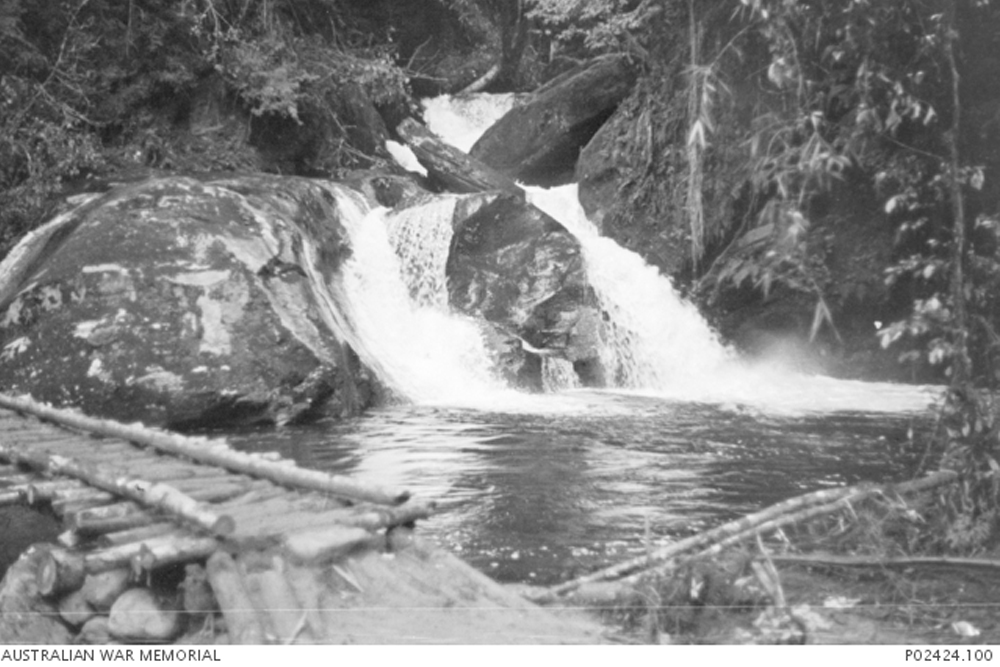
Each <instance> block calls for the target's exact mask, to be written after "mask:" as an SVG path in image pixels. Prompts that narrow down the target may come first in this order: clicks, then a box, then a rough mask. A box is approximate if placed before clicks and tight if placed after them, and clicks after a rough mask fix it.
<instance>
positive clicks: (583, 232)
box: [525, 185, 733, 389]
mask: <svg viewBox="0 0 1000 667" xmlns="http://www.w3.org/2000/svg"><path fill="white" fill-rule="evenodd" d="M525 189H526V190H527V192H528V200H529V201H530V202H531V203H532V204H534V205H535V206H537V207H538V208H540V209H542V210H543V211H545V212H546V213H548V214H549V215H551V216H552V217H553V218H556V219H557V220H559V221H560V222H561V223H562V224H563V225H564V226H565V227H566V228H567V229H568V230H569V231H570V232H571V233H572V234H573V235H574V236H576V238H577V239H578V240H579V241H580V245H581V247H582V249H583V257H584V262H585V265H586V268H587V277H588V279H589V280H590V284H591V286H592V287H593V288H594V291H595V293H596V295H597V300H598V303H599V306H600V308H601V310H602V311H603V312H604V313H605V314H606V317H605V318H604V319H605V322H606V331H605V336H604V346H603V349H602V350H601V360H602V362H603V363H604V367H605V371H606V373H607V376H608V379H609V381H611V382H612V383H613V384H614V386H617V387H623V388H631V389H666V388H670V387H676V386H684V387H685V388H690V387H691V385H692V383H695V382H701V381H702V380H703V378H705V376H706V373H712V372H714V371H715V370H717V369H718V368H720V366H721V365H722V364H724V363H726V362H729V361H731V360H732V358H733V355H732V354H731V353H730V351H729V350H728V349H726V348H725V347H724V346H723V345H722V343H721V342H720V341H719V338H718V335H717V334H716V333H715V331H713V330H712V328H711V327H710V326H709V325H708V323H707V322H706V321H705V320H704V318H702V316H701V314H700V313H699V312H698V310H697V309H696V308H695V307H694V305H693V304H691V303H690V302H689V301H686V300H684V299H683V298H681V296H680V295H679V294H678V293H677V291H676V290H675V289H674V287H673V285H672V284H671V282H670V279H669V278H667V277H666V276H663V275H661V274H660V273H659V272H658V271H657V270H656V269H655V268H654V267H652V266H650V265H649V264H647V263H646V262H645V261H644V260H643V259H642V258H641V257H639V256H638V255H636V254H635V253H633V252H631V251H629V250H626V249H625V248H622V247H621V246H619V245H618V244H617V243H615V242H614V241H613V240H611V239H609V238H607V237H604V236H601V235H600V234H599V233H598V231H597V227H595V226H594V224H593V223H592V222H590V220H588V219H587V216H586V215H585V214H584V212H583V207H582V206H580V203H579V201H578V199H577V188H576V185H566V186H562V187H559V188H553V189H551V190H545V189H542V188H530V187H529V188H525Z"/></svg>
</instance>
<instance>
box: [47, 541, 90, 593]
mask: <svg viewBox="0 0 1000 667" xmlns="http://www.w3.org/2000/svg"><path fill="white" fill-rule="evenodd" d="M86 576H87V571H86V568H85V566H84V560H83V556H81V555H80V554H78V553H74V552H72V551H68V550H66V549H46V550H45V552H44V553H43V554H42V555H41V559H40V561H39V566H38V575H37V584H38V593H39V594H40V595H41V596H42V597H52V596H55V595H62V594H65V593H71V592H73V591H76V590H79V589H80V587H81V586H82V585H83V581H84V578H85V577H86Z"/></svg>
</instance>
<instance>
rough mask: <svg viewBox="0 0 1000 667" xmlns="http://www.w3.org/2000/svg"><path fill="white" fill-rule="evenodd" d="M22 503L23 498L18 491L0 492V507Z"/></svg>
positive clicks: (6, 490) (5, 490) (4, 490)
mask: <svg viewBox="0 0 1000 667" xmlns="http://www.w3.org/2000/svg"><path fill="white" fill-rule="evenodd" d="M22 502H24V496H23V495H22V494H21V492H20V491H10V490H8V489H3V490H0V507H6V506H8V505H20V504H21V503H22Z"/></svg>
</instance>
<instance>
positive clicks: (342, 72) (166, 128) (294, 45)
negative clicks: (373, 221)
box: [0, 0, 408, 249]
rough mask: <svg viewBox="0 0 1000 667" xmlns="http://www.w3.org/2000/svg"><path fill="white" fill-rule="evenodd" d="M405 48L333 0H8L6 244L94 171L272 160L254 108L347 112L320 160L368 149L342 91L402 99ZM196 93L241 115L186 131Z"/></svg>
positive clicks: (313, 114)
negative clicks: (399, 56)
mask: <svg viewBox="0 0 1000 667" xmlns="http://www.w3.org/2000/svg"><path fill="white" fill-rule="evenodd" d="M394 48H395V47H394V45H393V42H392V40H391V37H390V35H388V34H386V32H385V30H384V29H383V30H382V31H380V30H378V29H372V28H371V26H369V25H366V24H365V23H364V21H363V17H359V16H357V15H356V14H355V13H354V12H353V10H352V8H351V6H349V5H346V4H343V3H339V2H337V1H336V0H304V1H302V0H295V1H293V0H248V1H244V2H236V1H235V0H166V1H161V0H37V1H35V0H32V2H25V1H24V0H0V249H5V248H6V247H7V245H8V244H9V242H10V240H11V239H12V238H13V237H15V236H17V235H19V234H20V233H22V232H23V231H25V230H26V229H27V228H28V227H29V226H30V225H32V224H34V223H35V221H37V220H38V219H39V216H40V215H41V214H42V213H43V212H44V210H45V205H46V203H47V202H48V201H49V200H50V198H51V196H52V195H53V193H55V192H57V191H60V190H61V189H64V188H65V187H66V186H67V184H69V183H72V182H73V181H74V180H78V179H81V178H83V177H86V176H94V175H100V174H106V173H117V172H121V171H123V170H128V169H132V168H136V167H155V168H163V169H200V170H210V169H255V168H261V167H262V166H266V165H261V163H260V161H259V159H258V158H257V157H256V156H255V154H254V152H253V151H252V150H250V148H249V147H248V145H247V139H248V137H249V136H250V134H251V132H252V131H253V130H254V122H255V121H257V120H261V121H264V120H274V119H279V120H280V119H285V120H290V121H291V122H294V123H298V124H302V123H303V122H308V120H309V119H310V118H311V119H313V122H314V123H323V122H325V123H327V124H330V125H333V126H334V127H335V128H336V127H337V126H338V124H339V125H340V127H339V130H340V132H338V133H337V135H338V136H336V137H334V139H335V140H336V141H337V142H339V145H338V146H335V147H334V149H333V150H332V151H330V152H331V153H332V158H331V159H329V160H328V161H327V163H324V164H318V165H312V166H313V167H315V169H314V170H327V171H333V170H335V169H337V168H341V167H350V166H353V165H357V164H365V163H368V162H370V159H369V156H367V155H365V151H364V150H363V149H364V148H365V147H359V146H356V145H352V141H351V137H350V133H349V132H348V131H347V130H348V129H349V128H344V127H343V124H344V123H343V120H344V119H343V118H342V116H343V114H340V116H341V117H338V108H337V104H336V103H331V99H333V100H334V101H335V100H336V99H337V98H338V96H341V95H342V93H343V91H345V90H355V91H359V93H360V94H361V95H363V96H364V97H366V98H367V99H368V100H370V101H371V102H372V103H374V104H380V105H391V104H405V103H406V101H407V100H408V91H407V77H406V75H405V74H404V72H403V70H402V68H400V67H399V66H398V65H397V64H396V63H395V51H394ZM213 83H214V84H215V90H216V95H215V98H216V99H210V98H211V97H212V96H210V95H205V94H204V93H205V89H206V86H207V87H209V88H211V85H210V84H213ZM198 104H215V105H219V104H229V105H231V106H232V107H233V108H234V109H236V110H238V111H239V112H241V113H242V114H243V116H244V123H243V124H242V126H241V127H230V126H228V125H226V124H225V123H222V120H224V118H223V117H224V116H226V114H218V117H217V118H216V120H219V121H220V124H219V126H218V127H213V126H211V125H208V126H202V127H199V128H197V132H196V133H194V134H188V135H186V136H184V137H181V136H179V135H178V133H177V132H176V130H177V128H178V127H180V126H183V125H184V124H185V123H184V121H185V120H186V118H187V117H189V116H191V115H192V114H197V113H198V112H199V109H197V108H196V107H197V105H198ZM258 126H259V125H258ZM354 143H357V142H354ZM368 152H370V150H369V151H368Z"/></svg>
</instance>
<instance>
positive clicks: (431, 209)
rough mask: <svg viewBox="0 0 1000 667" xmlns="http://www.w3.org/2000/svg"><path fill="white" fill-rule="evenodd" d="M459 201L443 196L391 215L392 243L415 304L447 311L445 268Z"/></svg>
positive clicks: (455, 198)
mask: <svg viewBox="0 0 1000 667" xmlns="http://www.w3.org/2000/svg"><path fill="white" fill-rule="evenodd" d="M457 203H458V198H457V197H452V196H447V195H442V196H439V197H435V198H434V199H432V200H431V201H429V202H427V203H425V204H420V205H417V206H411V207H410V208H406V209H403V210H402V211H398V212H393V213H390V214H389V215H388V223H389V241H390V243H391V244H392V247H393V248H395V249H396V255H397V256H398V257H399V262H400V266H399V269H400V272H401V275H402V279H403V282H405V283H406V286H407V288H408V289H409V291H410V296H411V297H412V299H413V301H414V303H416V304H417V305H418V306H426V307H431V308H436V309H437V310H439V311H442V312H447V310H448V286H447V283H446V277H445V264H447V263H448V248H449V246H450V245H451V233H452V229H451V221H452V218H453V216H454V214H455V205H456V204H457Z"/></svg>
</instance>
